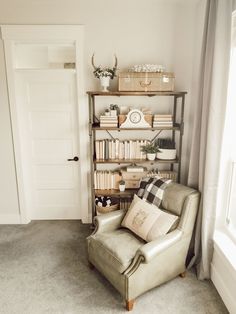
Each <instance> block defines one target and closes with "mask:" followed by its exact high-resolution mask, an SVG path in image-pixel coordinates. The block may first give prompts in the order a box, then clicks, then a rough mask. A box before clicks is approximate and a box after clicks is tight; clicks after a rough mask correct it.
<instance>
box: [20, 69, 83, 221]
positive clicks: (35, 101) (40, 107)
mask: <svg viewBox="0 0 236 314" xmlns="http://www.w3.org/2000/svg"><path fill="white" fill-rule="evenodd" d="M75 80H76V77H75V72H73V71H66V70H64V71H50V70H32V71H19V70H18V71H17V72H16V103H17V110H18V113H19V114H18V116H19V125H20V133H21V134H20V136H21V141H22V150H21V153H22V157H23V159H24V161H25V167H26V165H27V167H28V170H26V172H25V176H24V180H25V181H27V182H26V185H27V187H28V189H27V190H28V191H29V193H31V204H30V207H31V210H30V211H31V214H30V215H31V217H30V218H31V219H79V218H81V217H80V210H79V195H78V194H79V170H78V162H74V161H68V160H67V159H69V158H73V157H74V156H78V154H79V151H78V125H77V102H76V85H75V84H76V81H75Z"/></svg>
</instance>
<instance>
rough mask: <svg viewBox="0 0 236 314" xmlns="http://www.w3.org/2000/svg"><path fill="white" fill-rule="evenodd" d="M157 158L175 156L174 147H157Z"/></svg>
mask: <svg viewBox="0 0 236 314" xmlns="http://www.w3.org/2000/svg"><path fill="white" fill-rule="evenodd" d="M157 158H158V159H165V160H172V159H175V158H176V149H164V148H159V152H157Z"/></svg>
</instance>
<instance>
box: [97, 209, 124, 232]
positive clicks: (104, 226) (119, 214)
mask: <svg viewBox="0 0 236 314" xmlns="http://www.w3.org/2000/svg"><path fill="white" fill-rule="evenodd" d="M125 214H126V211H125V210H123V209H121V210H116V211H113V212H110V213H107V214H106V215H99V216H96V217H94V225H95V230H94V232H93V234H96V233H102V232H107V231H113V230H116V229H118V228H119V227H120V225H121V221H122V220H123V218H124V216H125Z"/></svg>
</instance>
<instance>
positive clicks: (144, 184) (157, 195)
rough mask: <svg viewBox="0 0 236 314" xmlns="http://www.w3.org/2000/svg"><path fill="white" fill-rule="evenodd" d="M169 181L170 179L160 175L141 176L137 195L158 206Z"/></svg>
mask: <svg viewBox="0 0 236 314" xmlns="http://www.w3.org/2000/svg"><path fill="white" fill-rule="evenodd" d="M170 182H171V180H169V179H164V178H160V177H154V178H152V177H151V178H148V177H147V178H143V179H142V180H141V182H140V188H139V190H138V193H137V195H138V196H139V197H141V198H142V199H143V200H144V201H147V202H148V203H151V204H153V205H156V206H157V207H158V206H160V205H161V201H162V198H163V193H164V190H165V188H166V187H167V185H168V184H169V183H170Z"/></svg>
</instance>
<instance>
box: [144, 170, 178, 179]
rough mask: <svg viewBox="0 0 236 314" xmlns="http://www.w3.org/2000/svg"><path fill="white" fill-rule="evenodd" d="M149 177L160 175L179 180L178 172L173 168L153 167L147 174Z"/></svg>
mask: <svg viewBox="0 0 236 314" xmlns="http://www.w3.org/2000/svg"><path fill="white" fill-rule="evenodd" d="M146 176H147V177H160V178H165V179H171V180H172V181H174V182H177V178H178V174H177V172H175V171H171V170H158V169H153V170H149V171H148V173H147V174H146Z"/></svg>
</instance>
